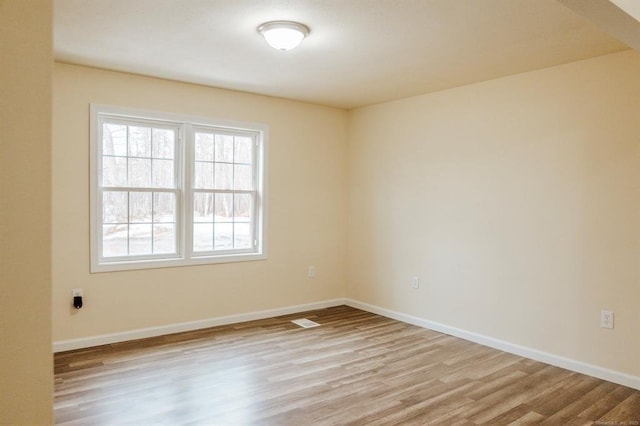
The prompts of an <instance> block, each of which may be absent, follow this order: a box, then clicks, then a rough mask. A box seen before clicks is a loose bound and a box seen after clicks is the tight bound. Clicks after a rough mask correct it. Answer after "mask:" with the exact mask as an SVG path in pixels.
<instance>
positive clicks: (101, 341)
mask: <svg viewBox="0 0 640 426" xmlns="http://www.w3.org/2000/svg"><path fill="white" fill-rule="evenodd" d="M344 304H346V299H343V298H340V299H332V300H325V301H322V302H314V303H306V304H303V305H295V306H287V307H284V308H276V309H267V310H265V311H256V312H247V313H243V314H237V315H228V316H224V317H216V318H208V319H204V320H198V321H190V322H182V323H177V324H169V325H163V326H159V327H149V328H140V329H137V330H131V331H123V332H120V333H111V334H101V335H98V336H91V337H82V338H79V339H69V340H59V341H57V342H53V352H63V351H70V350H74V349H82V348H89V347H92V346H100V345H108V344H110V343H117V342H126V341H128V340H136V339H144V338H147V337H156V336H163V335H165V334H173V333H181V332H184V331H193V330H200V329H203V328H209V327H217V326H219V325H227V324H235V323H240V322H245V321H253V320H259V319H264V318H272V317H277V316H280V315H289V314H295V313H297V312H304V311H311V310H314V309H323V308H329V307H331V306H340V305H344Z"/></svg>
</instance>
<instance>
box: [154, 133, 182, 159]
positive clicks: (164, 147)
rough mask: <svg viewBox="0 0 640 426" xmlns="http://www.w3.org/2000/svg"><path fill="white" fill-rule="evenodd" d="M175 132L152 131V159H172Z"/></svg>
mask: <svg viewBox="0 0 640 426" xmlns="http://www.w3.org/2000/svg"><path fill="white" fill-rule="evenodd" d="M175 137H176V135H175V132H174V131H173V130H169V129H153V146H152V150H151V155H152V156H153V158H168V159H173V158H174V152H175V146H174V145H175Z"/></svg>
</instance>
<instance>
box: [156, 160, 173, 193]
mask: <svg viewBox="0 0 640 426" xmlns="http://www.w3.org/2000/svg"><path fill="white" fill-rule="evenodd" d="M151 166H152V169H153V172H152V174H153V186H154V187H157V188H175V178H174V176H175V175H174V173H173V160H151Z"/></svg>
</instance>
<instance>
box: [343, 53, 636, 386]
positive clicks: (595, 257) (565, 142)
mask: <svg viewBox="0 0 640 426" xmlns="http://www.w3.org/2000/svg"><path fill="white" fill-rule="evenodd" d="M639 76H640V54H638V53H637V52H634V51H627V52H622V53H618V54H613V55H608V56H604V57H599V58H595V59H591V60H586V61H581V62H575V63H571V64H568V65H563V66H558V67H553V68H548V69H544V70H541V71H535V72H530V73H525V74H520V75H516V76H511V77H508V78H502V79H498V80H493V81H488V82H484V83H480V84H474V85H471V86H466V87H461V88H456V89H452V90H447V91H443V92H439V93H434V94H430V95H425V96H419V97H414V98H410V99H405V100H401V101H397V102H391V103H386V104H382V105H377V106H371V107H368V108H362V109H358V110H355V111H353V112H352V113H351V115H350V122H349V132H350V133H349V144H350V145H349V210H348V212H349V222H348V226H349V252H348V253H349V262H348V281H349V288H348V296H349V297H351V298H354V299H357V300H360V301H363V302H367V303H370V304H374V305H377V306H380V307H383V308H387V309H392V310H396V311H400V312H402V313H405V314H411V315H414V316H417V317H420V318H423V319H426V320H431V321H435V322H439V323H442V324H445V325H448V326H451V327H458V328H461V329H464V330H467V331H472V332H476V333H480V334H483V335H486V336H489V337H492V338H496V339H502V340H505V341H508V342H511V343H515V344H518V345H523V346H526V347H529V348H534V349H537V350H540V351H545V352H549V353H552V354H555V355H559V356H564V357H568V358H571V359H574V360H579V361H583V362H586V363H590V364H595V365H598V366H602V367H605V368H610V369H614V370H617V371H620V372H625V373H628V374H632V375H635V376H640V363H639V362H638V360H639V359H640V340H638V336H639V335H640V78H639ZM412 276H419V277H420V279H421V286H420V289H418V290H413V289H412V288H411V286H410V280H411V277H412ZM601 309H611V310H613V311H615V315H616V317H615V319H616V324H615V329H613V330H605V329H602V328H600V326H599V314H600V310H601Z"/></svg>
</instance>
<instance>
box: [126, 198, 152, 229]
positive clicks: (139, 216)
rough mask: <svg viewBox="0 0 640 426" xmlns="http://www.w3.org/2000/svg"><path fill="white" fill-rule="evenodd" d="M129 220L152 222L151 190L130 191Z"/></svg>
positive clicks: (133, 221) (132, 221) (131, 221)
mask: <svg viewBox="0 0 640 426" xmlns="http://www.w3.org/2000/svg"><path fill="white" fill-rule="evenodd" d="M129 222H130V223H145V222H149V223H151V193H150V192H130V193H129Z"/></svg>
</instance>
